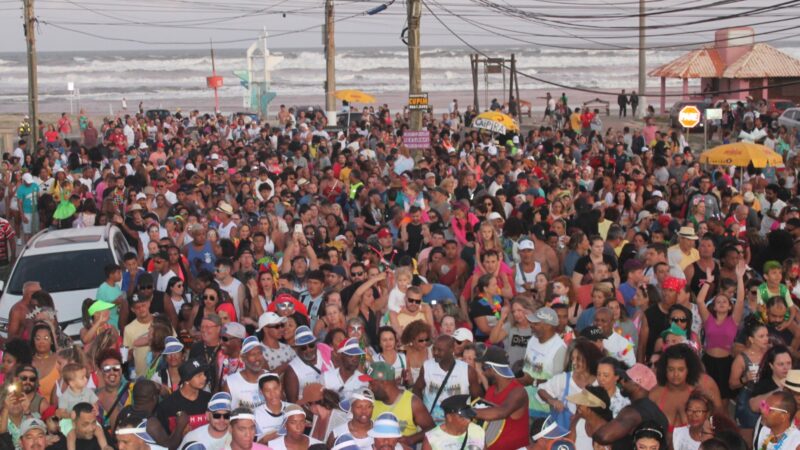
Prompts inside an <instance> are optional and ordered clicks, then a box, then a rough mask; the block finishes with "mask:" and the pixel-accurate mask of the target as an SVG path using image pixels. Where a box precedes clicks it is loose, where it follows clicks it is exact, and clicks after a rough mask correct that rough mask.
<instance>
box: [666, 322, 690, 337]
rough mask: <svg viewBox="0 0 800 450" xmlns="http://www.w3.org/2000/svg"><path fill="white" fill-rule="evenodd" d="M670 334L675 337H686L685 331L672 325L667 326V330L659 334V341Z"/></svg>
mask: <svg viewBox="0 0 800 450" xmlns="http://www.w3.org/2000/svg"><path fill="white" fill-rule="evenodd" d="M670 334H674V335H675V336H682V337H686V330H684V329H683V328H681V327H679V326H677V325H675V324H674V323H673V324H672V325H670V326H669V328H667V329H666V330H664V331H662V332H661V339H666V338H667V336H668V335H670Z"/></svg>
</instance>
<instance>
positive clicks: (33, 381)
mask: <svg viewBox="0 0 800 450" xmlns="http://www.w3.org/2000/svg"><path fill="white" fill-rule="evenodd" d="M37 379H38V377H36V376H33V377H19V380H20V381H30V382H31V383H35V382H36V380H37Z"/></svg>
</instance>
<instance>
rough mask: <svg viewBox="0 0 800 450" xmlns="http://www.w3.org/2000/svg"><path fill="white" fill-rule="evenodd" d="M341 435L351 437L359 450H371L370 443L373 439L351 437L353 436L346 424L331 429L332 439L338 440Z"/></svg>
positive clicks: (368, 437)
mask: <svg viewBox="0 0 800 450" xmlns="http://www.w3.org/2000/svg"><path fill="white" fill-rule="evenodd" d="M343 434H349V435H350V436H352V437H353V439H354V440H355V441H356V445H358V448H359V450H372V443H373V442H374V440H375V439H373V438H372V437H370V436H367V437H365V438H357V437H355V436H353V434H352V433H351V432H350V427H349V425H348V424H346V423H344V424H342V425H339V426H338V427H336V428H334V429H333V438H334V439H336V438H338V437H339V436H341V435H343Z"/></svg>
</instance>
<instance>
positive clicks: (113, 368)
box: [103, 364, 122, 373]
mask: <svg viewBox="0 0 800 450" xmlns="http://www.w3.org/2000/svg"><path fill="white" fill-rule="evenodd" d="M121 370H122V366H121V365H119V364H115V365H113V366H111V365H109V366H103V372H105V373H109V372H111V371H114V372H119V371H121Z"/></svg>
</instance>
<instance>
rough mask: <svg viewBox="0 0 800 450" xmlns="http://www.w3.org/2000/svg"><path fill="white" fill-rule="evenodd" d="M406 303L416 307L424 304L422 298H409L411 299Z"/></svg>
mask: <svg viewBox="0 0 800 450" xmlns="http://www.w3.org/2000/svg"><path fill="white" fill-rule="evenodd" d="M406 303H414V304H416V305H421V304H422V299H421V298H410V297H409V298H407V299H406Z"/></svg>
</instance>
